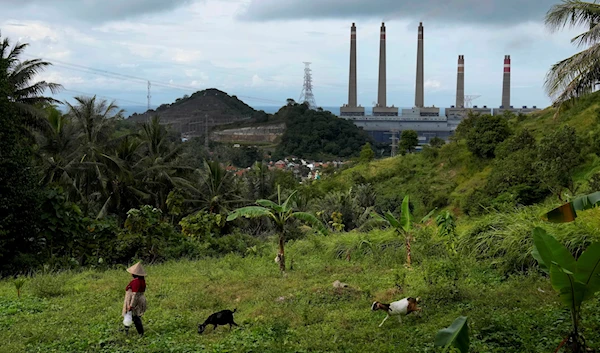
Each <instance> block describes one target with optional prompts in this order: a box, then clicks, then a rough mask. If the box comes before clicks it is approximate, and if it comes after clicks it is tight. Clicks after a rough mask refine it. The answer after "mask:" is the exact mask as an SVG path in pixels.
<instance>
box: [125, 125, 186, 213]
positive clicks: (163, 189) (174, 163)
mask: <svg viewBox="0 0 600 353" xmlns="http://www.w3.org/2000/svg"><path fill="white" fill-rule="evenodd" d="M140 138H141V141H142V143H143V145H144V148H143V154H142V156H143V158H142V160H141V161H140V163H139V166H140V167H141V168H140V169H139V170H138V172H137V175H136V178H138V179H142V180H143V181H144V183H145V184H146V188H147V189H148V192H149V193H150V194H152V195H153V197H154V204H155V207H158V208H161V209H162V210H163V211H167V208H166V202H167V197H168V195H169V192H171V191H172V190H173V189H174V188H175V187H177V186H182V185H188V184H189V183H188V182H187V181H186V180H184V179H183V178H180V177H178V171H181V170H183V169H186V168H185V167H182V166H180V163H179V156H180V155H181V151H182V145H181V144H176V143H175V142H173V141H170V140H169V131H168V129H167V127H166V126H165V125H162V124H161V123H160V117H159V116H153V117H152V119H151V120H150V121H149V122H146V123H144V124H143V125H142V130H141V132H140ZM188 186H189V185H188Z"/></svg>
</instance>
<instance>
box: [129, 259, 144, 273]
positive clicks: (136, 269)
mask: <svg viewBox="0 0 600 353" xmlns="http://www.w3.org/2000/svg"><path fill="white" fill-rule="evenodd" d="M127 272H129V273H131V274H132V275H137V276H144V277H146V270H144V268H143V267H142V263H141V262H138V263H137V264H135V265H133V266H131V267H130V268H128V269H127Z"/></svg>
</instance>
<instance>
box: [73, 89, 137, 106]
mask: <svg viewBox="0 0 600 353" xmlns="http://www.w3.org/2000/svg"><path fill="white" fill-rule="evenodd" d="M63 91H66V92H72V93H77V94H82V95H85V96H89V97H93V96H96V97H100V98H105V99H110V100H114V101H118V102H124V103H132V104H136V105H139V106H140V107H143V106H144V105H145V103H141V102H136V101H130V100H127V99H122V98H115V97H109V96H104V95H100V94H94V93H89V92H83V91H78V90H74V89H68V88H63Z"/></svg>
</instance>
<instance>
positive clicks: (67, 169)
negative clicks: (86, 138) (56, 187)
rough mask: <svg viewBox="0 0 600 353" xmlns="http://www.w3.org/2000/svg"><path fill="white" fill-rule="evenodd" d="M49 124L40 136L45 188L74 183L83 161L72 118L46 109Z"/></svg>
mask: <svg viewBox="0 0 600 353" xmlns="http://www.w3.org/2000/svg"><path fill="white" fill-rule="evenodd" d="M45 111H46V124H45V128H43V129H41V130H40V131H39V132H38V133H37V134H36V142H37V145H38V149H37V155H38V159H39V161H40V164H41V168H42V170H41V173H42V177H41V181H42V184H44V185H47V184H60V185H62V186H65V187H70V186H72V185H73V183H74V178H75V174H76V165H77V162H78V160H79V158H78V157H79V156H80V154H79V152H80V149H79V140H78V135H79V134H78V131H77V129H76V127H75V124H73V122H72V120H71V118H70V117H69V116H68V115H67V114H62V113H61V112H60V111H59V110H58V109H57V108H56V107H54V106H49V107H46V109H45Z"/></svg>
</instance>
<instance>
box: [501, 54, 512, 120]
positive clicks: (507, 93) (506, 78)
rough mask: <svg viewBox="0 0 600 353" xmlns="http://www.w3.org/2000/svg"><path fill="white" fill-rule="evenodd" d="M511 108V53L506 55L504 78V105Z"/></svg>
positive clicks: (502, 106)
mask: <svg viewBox="0 0 600 353" xmlns="http://www.w3.org/2000/svg"><path fill="white" fill-rule="evenodd" d="M500 107H501V108H504V109H510V55H504V80H503V81H502V105H501V106H500Z"/></svg>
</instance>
